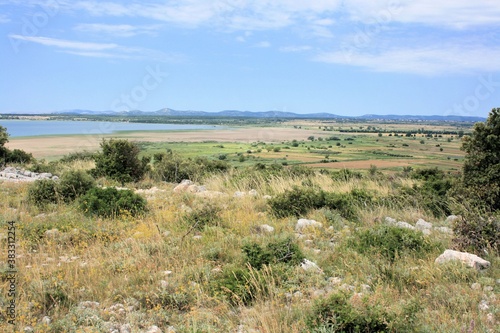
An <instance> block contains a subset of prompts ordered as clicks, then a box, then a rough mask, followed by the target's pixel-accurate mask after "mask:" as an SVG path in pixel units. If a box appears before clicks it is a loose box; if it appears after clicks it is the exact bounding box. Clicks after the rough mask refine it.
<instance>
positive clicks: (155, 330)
mask: <svg viewBox="0 0 500 333" xmlns="http://www.w3.org/2000/svg"><path fill="white" fill-rule="evenodd" d="M146 333H162V332H161V329H160V328H159V327H158V326H156V325H153V326H150V327H149V328H148V330H147V331H146Z"/></svg>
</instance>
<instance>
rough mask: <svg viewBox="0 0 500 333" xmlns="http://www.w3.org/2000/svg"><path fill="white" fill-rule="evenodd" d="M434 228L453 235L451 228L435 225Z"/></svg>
mask: <svg viewBox="0 0 500 333" xmlns="http://www.w3.org/2000/svg"><path fill="white" fill-rule="evenodd" d="M434 230H437V231H439V232H441V233H443V234H448V235H453V230H452V229H450V228H448V227H437V228H434Z"/></svg>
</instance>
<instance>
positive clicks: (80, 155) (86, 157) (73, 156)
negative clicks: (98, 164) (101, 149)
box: [59, 150, 97, 163]
mask: <svg viewBox="0 0 500 333" xmlns="http://www.w3.org/2000/svg"><path fill="white" fill-rule="evenodd" d="M96 156H97V154H96V153H93V152H90V151H86V150H84V151H79V152H74V153H69V154H67V155H64V156H63V157H61V158H60V159H59V162H62V163H71V162H74V161H92V160H94V159H95V158H96Z"/></svg>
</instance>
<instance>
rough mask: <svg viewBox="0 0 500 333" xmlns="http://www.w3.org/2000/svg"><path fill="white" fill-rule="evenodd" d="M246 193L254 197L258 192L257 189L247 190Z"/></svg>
mask: <svg viewBox="0 0 500 333" xmlns="http://www.w3.org/2000/svg"><path fill="white" fill-rule="evenodd" d="M248 195H249V196H252V197H256V196H258V195H259V193H258V192H257V190H250V191H248Z"/></svg>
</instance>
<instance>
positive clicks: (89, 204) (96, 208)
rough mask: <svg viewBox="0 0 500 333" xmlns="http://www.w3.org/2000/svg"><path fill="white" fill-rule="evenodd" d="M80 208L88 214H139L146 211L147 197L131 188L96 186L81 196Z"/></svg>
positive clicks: (114, 215) (110, 215)
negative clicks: (103, 187) (119, 188)
mask: <svg viewBox="0 0 500 333" xmlns="http://www.w3.org/2000/svg"><path fill="white" fill-rule="evenodd" d="M80 209H81V210H82V211H84V212H85V213H86V214H89V215H97V216H102V217H116V216H119V215H123V214H130V215H132V216H137V215H140V214H142V213H144V212H145V211H146V199H144V198H143V197H141V196H140V195H138V194H135V193H134V192H132V191H130V190H117V189H116V188H114V187H108V188H106V189H101V188H97V187H94V188H92V189H91V190H90V191H88V192H87V193H86V194H85V195H84V196H82V197H81V198H80Z"/></svg>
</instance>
